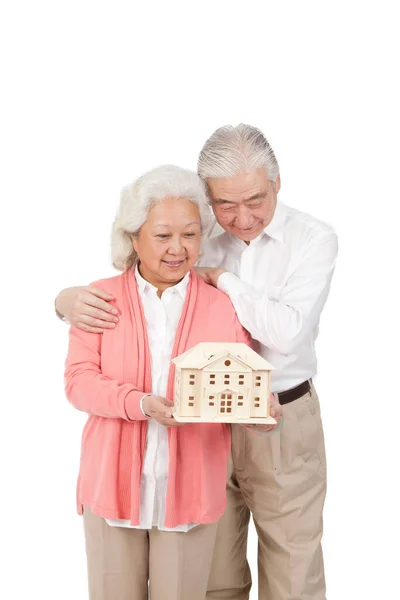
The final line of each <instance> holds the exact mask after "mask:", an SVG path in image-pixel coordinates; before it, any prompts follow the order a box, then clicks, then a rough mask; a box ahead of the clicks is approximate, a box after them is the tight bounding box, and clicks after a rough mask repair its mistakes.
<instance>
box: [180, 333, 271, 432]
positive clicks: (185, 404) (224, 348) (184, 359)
mask: <svg viewBox="0 0 400 600" xmlns="http://www.w3.org/2000/svg"><path fill="white" fill-rule="evenodd" d="M172 362H173V363H174V364H175V367H176V370H175V406H174V417H175V419H176V420H177V421H181V422H189V423H197V422H200V423H201V422H209V423H210V422H218V423H221V422H224V423H263V424H274V423H276V421H275V419H274V418H273V417H271V416H270V403H269V395H270V378H271V370H272V369H273V367H272V365H270V364H269V363H268V362H267V361H266V360H265V359H264V358H262V357H261V356H260V355H259V354H257V352H255V351H254V350H252V349H251V348H249V346H247V345H246V344H243V343H238V342H235V343H232V342H231V343H222V342H201V343H200V344H197V345H196V346H194V347H193V348H191V349H190V350H187V351H186V352H184V353H183V354H181V355H180V356H177V357H176V358H175V359H173V361H172Z"/></svg>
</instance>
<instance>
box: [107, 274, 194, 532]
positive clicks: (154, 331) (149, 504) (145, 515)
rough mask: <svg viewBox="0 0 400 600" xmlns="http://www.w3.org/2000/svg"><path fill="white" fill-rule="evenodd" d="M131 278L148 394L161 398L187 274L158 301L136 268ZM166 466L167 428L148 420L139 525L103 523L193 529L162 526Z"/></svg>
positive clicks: (182, 528) (122, 523)
mask: <svg viewBox="0 0 400 600" xmlns="http://www.w3.org/2000/svg"><path fill="white" fill-rule="evenodd" d="M135 276H136V281H137V284H138V290H139V296H140V298H141V301H142V304H143V309H144V315H145V319H146V326H147V335H148V339H149V347H150V355H151V373H152V394H155V395H157V396H162V397H163V398H165V397H166V393H167V385H168V376H169V369H170V365H171V354H172V348H173V345H174V340H175V335H176V330H177V328H178V322H179V319H180V316H181V313H182V309H183V305H184V302H185V297H186V291H187V286H188V283H189V277H190V274H189V273H188V274H187V275H186V276H185V277H184V279H182V281H180V282H179V283H178V284H177V285H175V286H173V287H170V288H167V289H166V290H165V292H163V294H162V296H161V298H159V297H158V296H157V288H156V287H154V286H153V285H151V284H150V283H148V282H147V281H145V280H144V279H143V277H141V275H140V273H139V271H138V269H137V268H136V270H135ZM168 465H169V452H168V427H166V426H165V425H160V424H159V423H157V421H155V420H154V419H149V421H148V429H147V440H146V452H145V456H144V463H143V470H142V479H141V483H140V513H139V514H140V524H139V525H138V526H135V527H133V526H132V525H131V524H130V521H125V520H111V519H106V521H107V523H108V524H109V525H111V526H116V527H133V528H135V529H151V528H152V527H153V526H154V527H158V529H160V530H162V531H182V532H186V531H189V529H192V527H195V526H196V523H186V524H181V525H179V526H178V527H175V528H173V529H170V528H167V527H165V526H164V522H165V503H166V495H167V485H168Z"/></svg>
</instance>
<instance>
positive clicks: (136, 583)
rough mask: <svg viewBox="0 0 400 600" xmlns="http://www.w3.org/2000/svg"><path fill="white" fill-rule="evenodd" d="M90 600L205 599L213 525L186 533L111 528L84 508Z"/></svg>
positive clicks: (211, 549) (203, 526)
mask: <svg viewBox="0 0 400 600" xmlns="http://www.w3.org/2000/svg"><path fill="white" fill-rule="evenodd" d="M83 519H84V529H85V539H86V554H87V561H88V577H89V598H90V600H147V598H148V597H149V595H148V587H149V586H148V582H150V594H151V600H204V598H205V596H206V589H207V582H208V578H209V573H210V568H211V560H212V556H213V548H214V543H215V537H216V532H217V523H213V524H212V525H199V526H197V527H195V528H194V529H192V530H190V531H189V532H187V533H175V532H169V531H159V530H158V529H157V528H155V527H153V529H151V530H147V529H129V528H125V527H111V526H110V525H108V524H107V523H106V521H105V520H104V519H103V518H102V517H98V516H97V515H94V514H93V513H92V512H91V511H90V510H89V509H87V508H85V510H84V514H83Z"/></svg>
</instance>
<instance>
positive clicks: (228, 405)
mask: <svg viewBox="0 0 400 600" xmlns="http://www.w3.org/2000/svg"><path fill="white" fill-rule="evenodd" d="M235 406H236V394H235V393H234V392H232V391H231V390H226V391H225V392H221V393H220V394H219V402H218V407H219V410H218V414H219V415H221V416H226V415H233V414H234V413H235Z"/></svg>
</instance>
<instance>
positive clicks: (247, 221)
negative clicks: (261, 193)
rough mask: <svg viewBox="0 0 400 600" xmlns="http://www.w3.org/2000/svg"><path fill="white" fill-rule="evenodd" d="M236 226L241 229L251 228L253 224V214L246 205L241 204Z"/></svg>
mask: <svg viewBox="0 0 400 600" xmlns="http://www.w3.org/2000/svg"><path fill="white" fill-rule="evenodd" d="M235 225H236V227H239V229H249V228H250V227H252V225H253V215H252V214H251V210H250V209H249V208H247V207H246V206H239V210H238V214H237V215H236V219H235Z"/></svg>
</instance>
